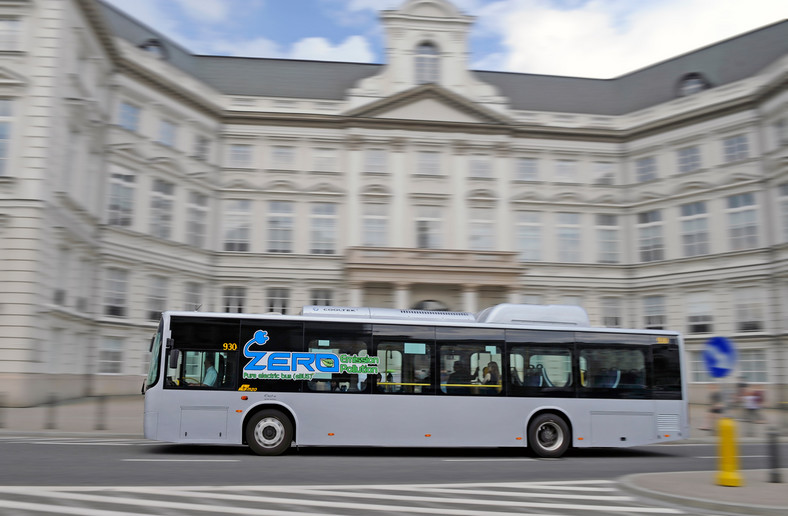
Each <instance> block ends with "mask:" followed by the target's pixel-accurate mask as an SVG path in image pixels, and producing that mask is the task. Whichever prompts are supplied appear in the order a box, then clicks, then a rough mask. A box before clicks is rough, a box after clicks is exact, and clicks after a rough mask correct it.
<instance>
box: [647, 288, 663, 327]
mask: <svg viewBox="0 0 788 516" xmlns="http://www.w3.org/2000/svg"><path fill="white" fill-rule="evenodd" d="M665 322H666V317H665V297H664V296H646V297H644V298H643V327H644V328H646V329H648V330H664V329H665Z"/></svg>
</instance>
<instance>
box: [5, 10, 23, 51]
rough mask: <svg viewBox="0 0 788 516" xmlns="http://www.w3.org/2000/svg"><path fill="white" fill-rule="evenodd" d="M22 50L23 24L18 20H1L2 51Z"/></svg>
mask: <svg viewBox="0 0 788 516" xmlns="http://www.w3.org/2000/svg"><path fill="white" fill-rule="evenodd" d="M18 50H22V22H21V21H20V20H19V19H18V18H0V51H6V52H14V51H18Z"/></svg>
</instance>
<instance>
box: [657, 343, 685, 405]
mask: <svg viewBox="0 0 788 516" xmlns="http://www.w3.org/2000/svg"><path fill="white" fill-rule="evenodd" d="M651 353H652V371H653V375H654V397H655V398H657V399H663V400H665V399H669V400H679V399H681V360H680V358H679V347H678V344H676V343H675V342H673V343H671V344H658V345H654V346H652V347H651Z"/></svg>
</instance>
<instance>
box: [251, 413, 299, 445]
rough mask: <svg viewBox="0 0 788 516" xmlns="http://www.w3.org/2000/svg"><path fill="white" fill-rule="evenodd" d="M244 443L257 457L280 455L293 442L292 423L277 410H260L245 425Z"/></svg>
mask: <svg viewBox="0 0 788 516" xmlns="http://www.w3.org/2000/svg"><path fill="white" fill-rule="evenodd" d="M246 442H247V444H248V445H249V448H251V449H252V451H253V452H255V453H256V454H257V455H281V454H282V453H284V452H285V451H287V449H288V448H290V444H291V443H292V442H293V423H292V422H290V418H288V417H287V416H286V415H284V414H282V413H281V412H279V411H278V410H262V411H260V412H258V413H257V414H255V415H253V416H252V417H251V418H250V419H249V422H248V423H247V424H246Z"/></svg>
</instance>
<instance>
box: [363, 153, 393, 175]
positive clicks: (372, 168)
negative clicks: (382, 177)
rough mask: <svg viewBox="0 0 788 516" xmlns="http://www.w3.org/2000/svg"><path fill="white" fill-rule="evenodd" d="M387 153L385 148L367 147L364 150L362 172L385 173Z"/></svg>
mask: <svg viewBox="0 0 788 516" xmlns="http://www.w3.org/2000/svg"><path fill="white" fill-rule="evenodd" d="M387 161H388V153H387V152H386V150H385V149H367V150H366V151H365V152H364V173H365V174H385V173H386V167H387Z"/></svg>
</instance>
